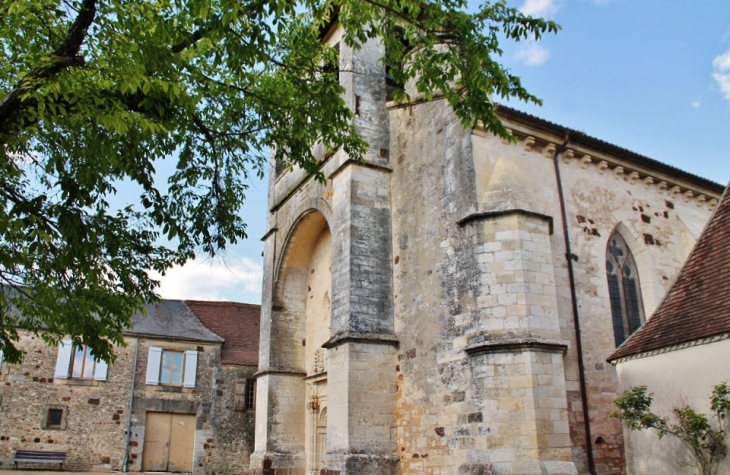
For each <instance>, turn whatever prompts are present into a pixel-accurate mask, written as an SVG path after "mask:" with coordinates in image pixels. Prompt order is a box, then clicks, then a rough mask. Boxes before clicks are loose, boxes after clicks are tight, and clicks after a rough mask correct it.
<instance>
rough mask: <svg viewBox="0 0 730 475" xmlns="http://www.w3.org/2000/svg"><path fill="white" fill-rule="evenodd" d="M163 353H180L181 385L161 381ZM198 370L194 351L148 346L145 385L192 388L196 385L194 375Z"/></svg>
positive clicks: (196, 353)
mask: <svg viewBox="0 0 730 475" xmlns="http://www.w3.org/2000/svg"><path fill="white" fill-rule="evenodd" d="M165 352H171V353H172V352H174V353H182V354H183V361H182V369H181V372H182V384H176V383H173V382H172V381H170V382H163V381H161V375H162V362H163V359H164V358H163V355H164V353H165ZM197 370H198V352H197V351H196V350H185V351H181V350H174V349H170V348H163V347H160V346H150V349H149V352H148V357H147V377H146V383H147V384H149V385H152V386H176V387H180V386H182V387H184V388H194V387H195V383H196V373H197Z"/></svg>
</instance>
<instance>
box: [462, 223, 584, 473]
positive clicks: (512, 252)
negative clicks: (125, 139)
mask: <svg viewBox="0 0 730 475" xmlns="http://www.w3.org/2000/svg"><path fill="white" fill-rule="evenodd" d="M467 221H471V222H470V223H469V225H470V226H474V228H476V229H475V230H476V236H477V239H478V240H479V241H478V242H479V243H480V244H479V245H478V253H477V260H478V262H479V268H480V271H481V292H480V293H481V296H480V297H479V299H478V306H479V310H480V313H481V328H482V330H483V331H482V332H481V333H480V334H477V335H474V336H472V337H471V338H470V339H469V343H468V346H467V349H466V351H467V353H468V354H469V355H470V356H471V359H470V365H471V367H472V372H473V382H472V388H473V389H472V390H473V392H474V397H475V398H476V399H481V400H486V401H488V403H487V407H486V409H487V410H486V411H484V417H485V419H486V420H485V423H489V427H490V430H489V432H488V433H487V434H485V435H486V442H487V453H488V454H489V455H488V460H489V462H488V464H487V465H488V466H489V469H490V470H493V471H498V472H499V473H504V474H515V475H517V474H519V475H528V474H530V475H531V474H555V475H558V474H559V475H570V474H576V473H577V471H576V468H575V465H574V464H573V462H572V457H571V441H570V433H569V428H568V403H567V397H566V389H565V371H564V362H563V355H564V353H565V351H566V350H567V342H564V341H562V340H561V339H560V327H559V319H558V304H557V295H556V288H555V277H554V274H553V265H552V250H551V245H550V235H551V234H552V219H551V218H550V217H549V216H544V215H540V214H537V213H534V212H531V211H526V210H523V209H512V210H503V211H493V212H482V213H477V214H475V215H472V216H471V217H469V218H468V219H467Z"/></svg>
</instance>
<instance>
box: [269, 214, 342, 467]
mask: <svg viewBox="0 0 730 475" xmlns="http://www.w3.org/2000/svg"><path fill="white" fill-rule="evenodd" d="M331 265H332V235H331V233H330V229H329V226H328V224H327V221H326V219H325V217H324V216H323V215H322V214H321V213H320V212H318V211H310V212H308V213H306V214H305V215H303V216H302V217H301V218H300V219H299V220H298V222H297V223H296V224H295V225H294V226H293V228H292V230H291V232H290V233H289V235H288V237H287V245H286V246H285V248H284V252H283V254H282V257H281V260H280V261H279V267H278V272H277V273H276V279H275V282H274V291H273V295H272V301H273V306H272V313H271V341H270V343H269V358H270V361H271V363H272V364H271V367H272V368H273V370H274V371H275V372H276V375H272V376H271V379H272V381H274V380H276V381H277V382H276V383H275V384H272V385H271V388H272V390H274V391H275V392H274V393H273V394H272V397H271V398H270V399H269V401H270V402H269V405H270V407H269V408H267V412H268V413H269V414H271V415H272V416H274V417H273V419H269V418H268V416H267V420H270V421H271V422H270V424H273V426H272V427H271V428H270V429H269V434H268V435H267V437H268V438H269V444H268V445H269V446H271V447H276V451H277V453H280V454H281V453H286V454H289V455H288V457H289V460H290V462H289V463H290V465H291V466H292V468H294V469H295V471H294V472H292V473H301V474H303V473H308V474H309V473H314V472H313V470H314V467H315V465H316V466H317V467H319V466H320V465H321V460H322V456H323V453H322V454H319V455H318V452H317V450H319V449H322V450H323V446H322V447H320V445H319V444H318V443H317V440H318V438H317V435H318V434H320V433H324V434H325V435H326V425H325V426H324V428H322V427H321V426H320V419H321V417H320V415H321V409H322V408H323V407H325V404H326V400H327V373H326V369H327V350H326V349H324V348H322V345H323V344H324V343H325V342H326V341H328V340H329V338H330V320H331V319H330V306H331V304H330V295H331V294H332V271H331ZM282 395H285V396H282ZM257 417H259V415H258V414H257ZM325 420H326V419H325ZM317 473H319V472H318V471H317Z"/></svg>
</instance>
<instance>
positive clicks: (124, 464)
mask: <svg viewBox="0 0 730 475" xmlns="http://www.w3.org/2000/svg"><path fill="white" fill-rule="evenodd" d="M138 356H139V335H138V336H137V346H136V347H135V348H134V366H133V369H132V387H131V388H130V391H129V412H128V414H127V443H126V444H125V445H124V461H123V462H122V472H126V471H127V463H128V462H129V439H130V437H131V436H132V404H134V384H135V382H136V379H137V357H138Z"/></svg>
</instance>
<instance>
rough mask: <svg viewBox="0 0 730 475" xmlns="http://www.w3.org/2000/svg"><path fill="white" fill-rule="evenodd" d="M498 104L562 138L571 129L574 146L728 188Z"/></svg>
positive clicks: (694, 182) (515, 117)
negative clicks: (580, 146)
mask: <svg viewBox="0 0 730 475" xmlns="http://www.w3.org/2000/svg"><path fill="white" fill-rule="evenodd" d="M495 108H496V110H497V113H498V114H499V115H500V116H502V117H504V118H506V119H508V120H512V121H515V122H522V123H525V124H526V125H529V126H530V127H532V128H537V129H541V130H543V131H544V132H547V133H549V134H552V135H556V136H559V137H561V138H562V137H565V135H566V133H568V134H569V136H570V143H571V145H573V146H575V145H582V146H584V147H586V148H590V149H594V150H597V151H601V152H603V153H605V154H607V155H611V156H613V157H616V158H618V159H622V160H625V161H627V162H632V163H634V164H636V165H638V166H640V167H642V168H645V169H647V170H652V171H656V172H659V173H662V174H666V175H669V176H673V177H676V178H678V179H680V180H682V181H685V182H686V183H688V184H691V185H694V186H696V187H699V188H705V189H707V190H709V191H712V192H714V193H716V194H717V195H720V194H722V192H723V189H724V188H725V187H724V186H723V185H721V184H719V183H716V182H714V181H712V180H708V179H706V178H703V177H701V176H697V175H694V174H692V173H689V172H686V171H684V170H681V169H679V168H677V167H674V166H671V165H667V164H666V163H663V162H660V161H658V160H655V159H653V158H649V157H647V156H645V155H641V154H639V153H636V152H632V151H631V150H628V149H626V148H623V147H620V146H618V145H614V144H612V143H609V142H606V141H604V140H601V139H597V138H595V137H592V136H590V135H588V134H586V133H585V132H581V131H579V130H575V129H571V128H569V127H565V126H562V125H560V124H556V123H554V122H550V121H549V120H545V119H542V118H540V117H537V116H534V115H532V114H528V113H526V112H522V111H519V110H517V109H513V108H511V107H508V106H505V105H502V104H496V107H495ZM569 147H570V146H569Z"/></svg>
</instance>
